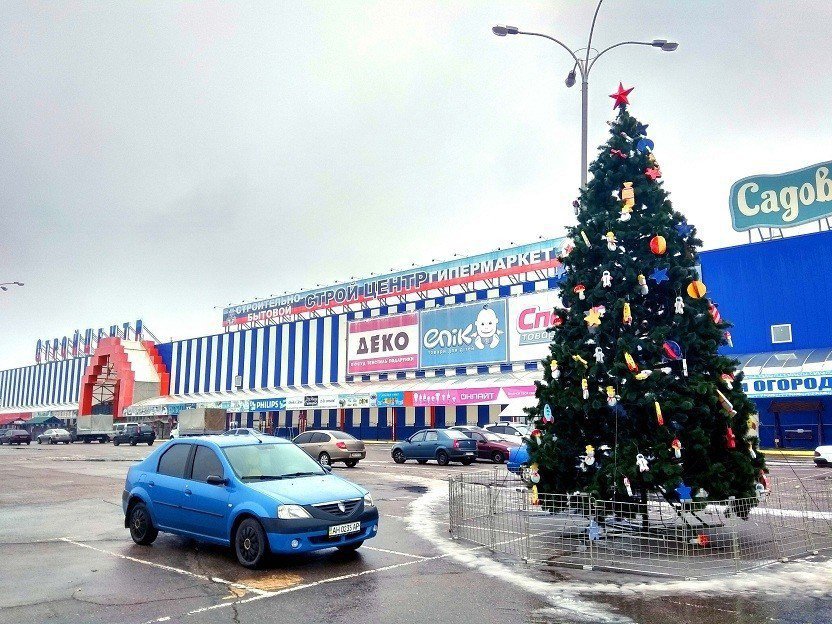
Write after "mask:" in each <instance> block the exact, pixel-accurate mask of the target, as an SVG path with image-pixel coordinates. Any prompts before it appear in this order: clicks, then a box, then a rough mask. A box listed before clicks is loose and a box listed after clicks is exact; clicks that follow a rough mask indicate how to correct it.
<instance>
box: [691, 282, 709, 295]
mask: <svg viewBox="0 0 832 624" xmlns="http://www.w3.org/2000/svg"><path fill="white" fill-rule="evenodd" d="M706 292H708V289H707V288H705V284H703V283H702V282H700V281H699V280H693V281H692V282H691V283H690V284H688V296H689V297H691V298H692V299H699V298H701V297H704V296H705V293H706Z"/></svg>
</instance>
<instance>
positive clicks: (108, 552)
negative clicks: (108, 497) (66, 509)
mask: <svg viewBox="0 0 832 624" xmlns="http://www.w3.org/2000/svg"><path fill="white" fill-rule="evenodd" d="M60 541H61V542H66V543H67V544H72V545H74V546H80V547H81V548H89V549H90V550H94V551H96V552H100V553H102V554H105V555H110V556H111V557H117V558H119V559H124V560H126V561H134V562H135V563H142V564H144V565H148V566H151V567H153V568H159V569H160V570H167V571H168V572H174V573H176V574H181V575H183V576H190V577H193V578H198V579H202V580H203V581H210V582H211V583H219V584H221V585H226V586H228V587H238V588H239V589H244V590H246V591H247V592H251V593H252V594H258V595H265V594H269V592H267V591H264V590H262V589H257V588H256V587H249V586H248V585H243V584H242V583H235V582H234V581H227V580H225V579H222V578H220V577H218V576H207V575H205V574H197V573H196V572H191V571H190V570H183V569H182V568H174V567H173V566H168V565H164V564H162V563H156V562H155V561H147V560H146V559H137V558H136V557H131V556H130V555H122V554H121V553H117V552H113V551H111V550H104V549H103V548H96V547H95V546H90V545H89V544H84V543H82V542H76V541H75V540H71V539H69V538H68V537H62V538H60Z"/></svg>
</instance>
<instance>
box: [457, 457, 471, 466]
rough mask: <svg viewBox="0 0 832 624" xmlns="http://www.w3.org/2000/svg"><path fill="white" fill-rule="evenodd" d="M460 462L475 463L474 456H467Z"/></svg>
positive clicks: (465, 464)
mask: <svg viewBox="0 0 832 624" xmlns="http://www.w3.org/2000/svg"><path fill="white" fill-rule="evenodd" d="M460 463H461V464H462V465H463V466H470V465H471V464H473V463H474V459H473V458H471V457H466V458H465V459H463V460H461V461H460Z"/></svg>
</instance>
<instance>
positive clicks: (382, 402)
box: [376, 392, 404, 407]
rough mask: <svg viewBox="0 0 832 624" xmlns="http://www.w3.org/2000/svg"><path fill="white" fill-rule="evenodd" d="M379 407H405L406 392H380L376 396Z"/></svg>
mask: <svg viewBox="0 0 832 624" xmlns="http://www.w3.org/2000/svg"><path fill="white" fill-rule="evenodd" d="M376 405H377V406H378V407H404V392H379V393H377V394H376Z"/></svg>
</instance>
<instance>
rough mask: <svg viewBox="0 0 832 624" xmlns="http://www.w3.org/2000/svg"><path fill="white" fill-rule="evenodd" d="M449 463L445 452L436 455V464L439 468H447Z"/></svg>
mask: <svg viewBox="0 0 832 624" xmlns="http://www.w3.org/2000/svg"><path fill="white" fill-rule="evenodd" d="M449 461H450V458H449V457H448V454H447V453H446V452H445V451H439V452H438V453H436V463H437V464H439V465H440V466H447V465H448V462H449Z"/></svg>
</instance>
